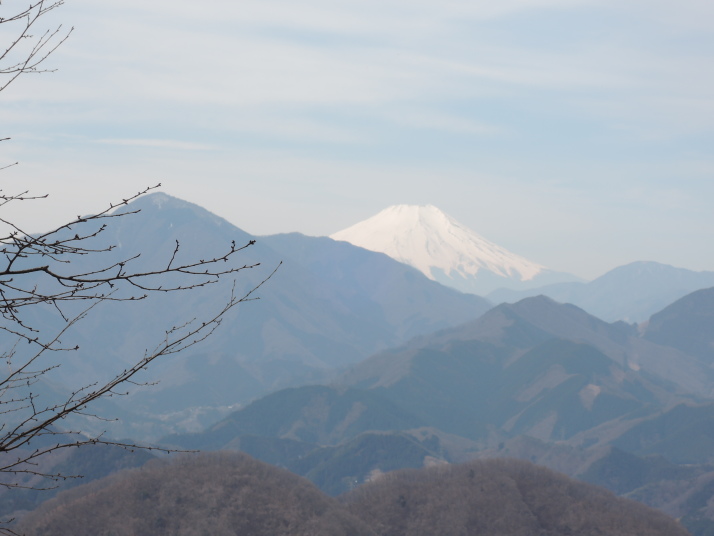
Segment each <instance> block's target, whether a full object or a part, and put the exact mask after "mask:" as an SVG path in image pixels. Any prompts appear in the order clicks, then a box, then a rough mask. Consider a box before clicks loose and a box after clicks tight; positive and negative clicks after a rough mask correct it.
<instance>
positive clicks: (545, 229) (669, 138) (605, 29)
mask: <svg viewBox="0 0 714 536" xmlns="http://www.w3.org/2000/svg"><path fill="white" fill-rule="evenodd" d="M14 3H15V4H18V2H17V1H15V2H14ZM12 4H13V2H12V1H11V2H4V3H3V4H2V7H1V8H0V9H1V10H3V11H5V10H8V9H11V7H12V6H11V5H12ZM47 23H48V24H50V23H52V24H58V23H63V24H65V25H67V26H72V25H73V26H75V28H76V29H75V33H74V34H73V35H72V37H71V38H70V39H69V40H68V41H67V43H65V45H63V47H62V48H61V49H60V50H59V51H58V52H57V53H56V55H55V56H54V57H53V58H52V64H51V66H52V67H57V68H58V69H59V71H58V72H56V73H53V74H47V75H42V76H27V77H25V79H24V80H20V81H18V82H17V83H16V84H14V85H13V86H11V87H10V88H9V89H8V90H6V91H5V92H3V93H2V94H1V95H0V126H1V130H2V132H0V134H2V136H0V137H3V136H6V135H10V136H12V137H13V140H12V141H11V142H3V144H2V146H0V149H1V151H0V158H2V160H1V161H0V162H2V163H4V162H10V161H14V160H20V162H21V165H19V166H16V167H14V168H12V169H9V170H5V171H3V172H2V173H3V176H2V180H3V183H4V184H3V188H4V189H5V190H6V191H8V190H17V189H18V188H30V189H31V190H32V191H33V192H36V193H45V192H47V193H50V194H51V196H52V197H51V199H50V200H49V201H45V202H42V204H40V203H39V202H38V203H35V205H34V207H32V208H30V207H28V206H24V207H22V212H21V213H19V212H12V211H9V212H7V213H8V214H10V215H11V216H13V217H17V218H21V219H23V221H27V222H28V225H30V226H31V227H33V229H37V228H43V227H46V226H49V225H51V224H52V223H56V222H59V221H60V220H61V219H62V218H63V217H64V218H66V217H67V216H68V215H69V216H72V215H76V214H77V213H86V212H90V211H92V210H95V209H97V208H102V207H103V206H104V205H105V204H106V203H108V202H109V201H110V200H113V199H117V198H121V197H125V196H126V195H128V194H130V193H132V192H134V191H135V190H138V189H140V188H141V187H143V186H145V185H149V184H152V183H155V182H159V181H160V182H162V183H163V184H164V188H163V190H164V191H166V192H167V193H169V194H172V195H176V196H178V197H182V198H184V199H188V200H190V201H194V202H196V203H198V204H200V205H202V206H204V207H206V208H208V209H209V210H212V211H213V212H215V213H217V214H219V215H220V216H223V217H225V218H227V219H228V220H230V221H231V222H233V223H235V224H236V225H238V226H239V227H241V228H243V229H245V230H246V231H248V232H251V233H255V234H268V233H276V232H289V231H300V232H303V233H306V234H312V235H323V234H324V235H326V234H330V233H333V232H335V231H338V230H340V229H342V228H344V227H347V226H349V225H351V224H353V223H356V222H357V221H360V220H362V219H365V218H367V217H369V216H371V215H373V214H374V213H376V212H378V211H379V210H381V209H383V208H385V207H386V206H388V205H391V204H395V203H414V204H427V203H431V204H434V205H436V206H438V207H439V208H441V209H442V210H444V211H445V212H447V213H448V214H450V215H451V216H453V217H455V218H456V219H457V220H459V221H461V222H462V223H464V224H466V225H467V226H469V227H471V228H472V229H474V230H475V231H477V232H478V233H480V234H482V235H483V236H485V237H486V238H488V239H490V240H492V241H494V242H497V243H499V244H500V245H503V246H505V247H507V248H508V249H510V250H512V251H514V252H515V253H519V254H521V255H523V256H526V257H528V258H530V259H532V260H534V261H536V262H539V263H542V264H545V265H547V266H549V267H550V268H553V269H556V270H563V271H570V272H573V273H576V274H578V275H580V276H582V277H586V278H590V277H596V276H598V275H600V274H602V273H604V272H605V271H607V270H609V269H611V268H613V267H615V266H618V265H621V264H624V263H627V262H631V261H635V260H656V261H660V262H664V263H668V264H674V265H676V266H683V267H687V268H691V269H696V270H714V247H712V244H714V210H712V207H713V205H714V151H713V149H712V147H714V144H713V143H712V142H714V135H713V134H714V132H713V131H714V68H713V67H714V3H712V2H711V1H709V0H707V1H699V0H678V1H673V0H659V1H658V0H619V1H614V0H613V1H610V0H597V1H588V0H502V1H500V2H492V1H488V2H486V1H479V0H469V1H458V0H453V1H443V0H442V1H439V2H436V1H432V0H412V1H404V0H380V1H379V2H377V1H372V0H360V1H352V0H345V1H342V2H334V0H333V1H326V0H325V1H323V0H292V1H272V0H240V1H231V2H228V1H218V0H204V1H203V2H200V3H199V2H189V1H184V0H172V1H171V2H169V1H167V0H152V2H146V1H145V0H144V1H138V0H122V1H118V0H102V1H101V2H97V1H96V0H67V2H66V5H65V6H64V7H63V8H61V9H60V10H57V12H56V13H54V14H53V16H52V20H48V21H47Z"/></svg>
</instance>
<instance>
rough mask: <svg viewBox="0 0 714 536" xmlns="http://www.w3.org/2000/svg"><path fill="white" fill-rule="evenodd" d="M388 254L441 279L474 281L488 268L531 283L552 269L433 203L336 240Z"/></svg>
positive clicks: (404, 209)
mask: <svg viewBox="0 0 714 536" xmlns="http://www.w3.org/2000/svg"><path fill="white" fill-rule="evenodd" d="M330 238H332V239H334V240H343V241H345V242H349V243H351V244H354V245H355V246H359V247H363V248H365V249H369V250H372V251H378V252H381V253H385V254H387V255H389V256H390V257H392V258H393V259H396V260H398V261H400V262H403V263H405V264H409V265H411V266H413V267H414V268H416V269H418V270H419V271H421V272H423V273H424V274H425V275H426V276H427V277H429V278H430V279H436V278H437V277H435V276H436V275H437V271H440V272H442V273H443V274H444V275H446V276H447V277H448V278H454V277H457V278H463V279H472V278H474V277H475V276H476V275H477V274H478V273H479V272H480V271H482V270H485V271H487V272H491V273H493V274H495V275H496V276H500V277H503V278H506V279H515V280H517V281H529V280H531V279H533V278H534V277H535V276H536V275H538V274H539V273H541V272H542V271H544V270H545V269H546V268H545V267H544V266H541V265H540V264H536V263H534V262H531V261H529V260H527V259H525V258H523V257H520V256H518V255H515V254H514V253H511V252H510V251H508V250H506V249H504V248H502V247H500V246H498V245H496V244H494V243H493V242H490V241H488V240H486V239H485V238H483V237H482V236H480V235H478V234H477V233H475V232H474V231H472V230H471V229H469V228H467V227H465V226H464V225H462V224H460V223H459V222H457V221H456V220H454V219H453V218H451V217H449V216H447V215H446V214H444V213H443V212H442V211H441V210H439V209H438V208H436V207H435V206H433V205H425V206H418V205H393V206H391V207H388V208H386V209H384V210H383V211H381V212H380V213H379V214H376V215H375V216H372V217H371V218H369V219H367V220H364V221H362V222H360V223H357V224H355V225H353V226H351V227H348V228H347V229H344V230H342V231H339V232H337V233H335V234H333V235H331V236H330Z"/></svg>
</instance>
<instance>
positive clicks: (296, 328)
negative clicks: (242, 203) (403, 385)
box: [34, 193, 490, 438]
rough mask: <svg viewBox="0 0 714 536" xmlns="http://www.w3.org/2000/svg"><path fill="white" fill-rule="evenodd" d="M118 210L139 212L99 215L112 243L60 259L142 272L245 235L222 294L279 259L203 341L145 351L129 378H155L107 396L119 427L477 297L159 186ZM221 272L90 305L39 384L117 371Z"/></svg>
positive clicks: (138, 426)
mask: <svg viewBox="0 0 714 536" xmlns="http://www.w3.org/2000/svg"><path fill="white" fill-rule="evenodd" d="M128 210H139V213H137V214H131V215H126V216H124V217H121V218H116V219H113V220H109V221H108V223H109V224H110V225H109V227H108V228H107V230H106V231H104V232H103V234H102V237H103V243H105V244H115V245H116V246H117V247H116V248H115V249H113V250H112V251H109V252H107V253H104V254H102V255H97V256H88V257H87V259H86V260H85V259H79V261H78V262H77V264H75V265H73V269H76V270H78V271H89V270H92V269H97V268H99V267H100V266H106V265H111V264H113V263H115V262H119V261H121V260H123V259H127V258H130V257H132V256H134V255H135V254H137V253H141V256H140V257H139V258H138V259H136V261H134V262H133V265H134V269H135V270H145V269H149V268H151V267H154V268H156V267H163V266H165V265H166V263H167V262H168V260H169V259H170V258H171V255H172V252H173V249H174V247H175V244H176V241H178V242H179V243H180V250H179V252H178V256H177V262H180V261H181V259H209V258H211V257H213V256H216V255H220V254H222V253H223V252H224V251H225V250H226V249H227V248H228V247H229V245H230V243H231V241H235V242H236V244H237V245H239V246H241V245H244V244H247V243H248V242H250V241H251V240H256V243H255V245H253V246H251V247H249V248H247V249H246V250H245V251H243V252H241V253H240V254H239V257H238V259H237V260H236V262H237V263H238V264H237V265H238V266H242V265H244V264H245V265H252V264H255V263H260V265H259V266H257V267H255V268H252V269H245V270H242V271H240V272H239V273H238V274H237V276H236V277H235V292H236V294H237V295H242V294H243V293H245V292H247V291H249V290H250V289H251V288H253V287H254V286H255V285H257V284H259V283H260V282H261V281H263V280H264V279H265V278H266V277H267V276H268V275H269V274H270V273H271V272H272V271H273V270H274V269H275V268H276V267H277V266H278V265H279V264H280V263H281V262H282V265H281V266H280V268H279V269H278V270H277V272H276V273H275V274H274V275H273V277H272V278H271V279H270V280H269V281H268V282H267V283H266V284H265V285H263V287H261V289H260V290H259V292H258V293H257V294H256V295H255V297H258V298H259V300H257V301H253V302H248V303H244V304H241V305H240V306H239V307H238V308H237V310H234V311H232V312H231V313H230V314H229V315H227V316H226V317H225V319H224V322H223V324H222V325H221V326H220V328H219V329H218V330H217V331H216V332H215V333H214V334H213V335H212V336H211V337H209V338H208V340H206V341H204V342H203V343H201V344H200V345H198V346H195V347H193V348H191V349H189V350H187V351H186V352H184V353H181V354H178V355H174V356H170V357H168V358H165V359H162V360H161V361H158V362H155V363H154V364H153V365H152V366H151V368H150V370H149V371H147V372H146V373H145V374H144V375H143V376H142V377H141V378H139V380H140V381H149V382H153V381H156V380H160V381H159V383H158V384H157V385H154V386H151V387H147V388H142V389H139V391H138V392H136V393H134V394H133V395H132V396H131V397H127V398H124V399H121V400H118V401H117V402H119V404H118V407H119V408H120V409H118V410H115V409H112V410H111V411H117V412H118V415H119V416H120V417H124V418H123V427H122V428H119V430H121V433H122V435H129V436H134V437H139V438H144V437H152V436H153V437H156V436H158V435H163V434H164V433H166V432H167V431H168V430H171V429H172V427H174V426H178V427H184V428H195V427H197V426H200V425H201V423H202V422H205V420H213V419H215V418H217V416H218V415H219V414H220V412H221V411H225V410H226V408H229V407H233V406H235V405H236V404H242V403H245V402H247V401H249V400H251V399H254V398H256V397H258V396H261V395H264V394H266V393H268V392H270V391H272V390H275V389H277V388H280V387H285V386H290V385H301V384H305V383H308V382H318V381H324V380H325V379H326V378H329V377H331V376H334V375H335V374H336V373H337V372H339V371H340V370H342V369H344V368H345V367H347V366H349V365H351V364H354V363H356V362H358V361H360V360H361V359H364V358H366V357H367V356H369V355H371V354H373V353H374V352H376V351H379V350H381V349H385V348H388V347H391V346H395V345H399V344H402V343H404V342H405V341H406V340H408V339H410V338H411V337H414V336H416V335H419V334H425V333H430V332H432V331H434V330H438V329H442V328H445V327H449V326H453V325H457V324H460V323H462V322H464V321H466V320H469V319H473V318H476V317H478V316H480V315H481V314H482V313H483V312H485V311H486V310H487V309H488V308H490V303H489V302H488V301H486V300H484V299H483V298H479V297H477V296H472V295H465V294H461V293H459V292H457V291H454V290H453V289H449V288H446V287H443V286H442V285H440V284H438V283H436V282H434V281H430V280H429V279H427V278H426V277H424V276H423V275H422V274H420V273H419V272H418V271H416V270H414V269H412V268H409V267H407V266H404V265H403V264H400V263H398V262H396V261H394V260H392V259H390V258H389V257H387V256H386V255H382V254H378V253H373V252H369V251H366V250H363V249H361V248H357V247H354V246H351V245H349V244H345V243H338V242H335V241H333V240H330V239H326V238H319V239H318V238H310V237H305V236H302V235H298V234H294V235H284V236H278V237H264V238H256V237H253V236H251V235H249V234H247V233H245V232H244V231H242V230H240V229H238V228H237V227H235V226H234V225H232V224H230V223H228V222H227V221H226V220H223V219H221V218H219V217H217V216H215V215H213V214H211V213H210V212H208V211H206V210H204V209H202V208H201V207H198V206H196V205H194V204H191V203H188V202H186V201H182V200H179V199H175V198H172V197H170V196H168V195H165V194H162V193H155V194H152V195H147V196H144V197H142V198H140V199H138V200H137V201H135V202H133V203H131V204H130V206H129V209H128ZM173 282H175V281H173ZM162 283H164V284H165V285H169V284H170V283H172V281H170V280H169V281H165V282H164V281H162ZM233 284H234V280H232V279H231V278H224V279H223V280H221V281H220V282H219V283H216V284H212V285H208V286H207V287H204V288H200V289H194V290H191V291H186V292H176V293H167V294H163V295H157V296H151V297H150V298H148V299H146V300H143V301H140V302H129V303H123V302H112V303H104V304H102V305H100V306H99V307H97V308H95V309H94V310H93V311H92V313H91V314H90V315H89V316H88V317H87V318H86V319H85V320H83V321H82V322H80V323H79V324H78V325H77V327H76V329H74V330H73V331H72V332H71V333H70V334H68V335H67V336H66V337H65V339H66V341H67V343H69V342H70V341H71V343H72V345H74V344H79V346H80V350H79V351H78V352H73V353H65V354H63V355H62V356H61V358H62V366H61V367H60V368H59V369H58V370H57V371H53V373H52V375H47V380H48V382H52V385H54V386H55V387H57V388H60V389H61V388H76V387H77V386H80V385H84V384H88V383H91V382H92V381H95V380H96V379H101V378H106V377H108V376H109V375H111V374H113V373H116V372H117V371H121V370H122V369H123V368H124V367H126V366H127V365H129V364H131V363H133V362H134V361H135V360H137V359H138V358H140V357H141V356H142V355H143V354H144V352H145V351H146V349H147V348H149V349H150V348H152V347H154V346H155V345H156V344H157V343H158V342H160V340H161V339H162V337H163V336H164V333H165V331H166V330H169V329H171V327H172V326H177V325H181V324H183V323H184V322H186V321H189V320H192V319H197V320H196V321H201V319H203V318H209V317H210V316H211V315H212V314H215V312H216V311H218V310H220V308H221V307H222V306H223V304H224V303H225V302H226V301H227V299H228V296H229V295H230V293H231V291H232V287H233ZM78 310H79V309H76V308H75V309H74V310H73V309H71V308H70V309H68V310H67V311H65V312H66V314H72V313H74V312H77V311H78ZM34 313H35V314H36V315H38V316H37V320H38V321H39V322H41V323H42V324H41V325H43V326H45V327H46V329H47V330H51V329H52V328H53V327H54V328H58V327H59V323H58V318H57V316H56V315H52V314H51V311H43V310H39V309H38V310H37V311H35V312H34ZM111 402H113V401H109V402H107V404H110V403H111ZM99 425H101V426H102V427H103V426H104V424H101V423H99V424H98V426H99ZM157 426H158V428H157V429H154V428H155V427H157ZM117 433H119V432H117Z"/></svg>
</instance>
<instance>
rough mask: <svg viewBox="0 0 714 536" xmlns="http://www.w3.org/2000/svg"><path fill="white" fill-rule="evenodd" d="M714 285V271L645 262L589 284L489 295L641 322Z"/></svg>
mask: <svg viewBox="0 0 714 536" xmlns="http://www.w3.org/2000/svg"><path fill="white" fill-rule="evenodd" d="M712 286H714V272H694V271H692V270H686V269H684V268H675V267H674V266H668V265H666V264H660V263H657V262H644V261H643V262H633V263H631V264H628V265H626V266H620V267H618V268H615V269H613V270H610V271H609V272H607V273H606V274H604V275H602V276H600V277H598V278H597V279H594V280H593V281H590V282H589V283H582V282H569V283H556V284H552V285H547V286H543V287H538V288H533V289H528V290H509V289H500V290H497V291H494V292H491V293H489V294H488V295H487V297H488V299H490V300H491V301H493V302H494V303H502V302H509V303H515V302H517V301H519V300H522V299H523V298H528V297H530V296H538V295H543V296H548V297H550V298H552V299H554V300H555V301H558V302H560V303H572V304H574V305H577V306H578V307H581V308H582V309H585V310H586V311H587V312H588V313H590V314H592V315H595V316H597V317H598V318H601V319H602V320H606V321H607V322H615V321H617V320H624V321H626V322H631V323H632V322H637V323H639V322H644V321H645V320H647V319H648V318H649V317H650V316H651V315H653V314H654V313H656V312H657V311H659V310H661V309H662V308H664V307H666V306H667V305H669V304H670V303H672V302H673V301H675V300H677V299H679V298H681V297H683V296H685V295H687V294H689V293H690V292H694V291H695V290H699V289H703V288H707V287H712Z"/></svg>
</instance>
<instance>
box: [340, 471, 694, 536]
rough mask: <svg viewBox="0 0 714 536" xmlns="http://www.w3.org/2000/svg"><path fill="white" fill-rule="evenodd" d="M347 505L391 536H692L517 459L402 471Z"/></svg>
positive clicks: (663, 519) (351, 496)
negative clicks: (482, 535) (603, 535)
mask: <svg viewBox="0 0 714 536" xmlns="http://www.w3.org/2000/svg"><path fill="white" fill-rule="evenodd" d="M344 502H345V503H346V504H347V506H348V508H349V510H350V511H351V512H352V513H353V514H354V515H355V516H357V517H359V518H361V519H363V520H365V521H366V522H367V523H369V525H370V526H371V528H372V529H373V530H374V531H375V533H376V534H379V535H385V536H387V535H390V536H391V535H407V534H408V535H410V536H426V535H432V534H463V535H469V536H470V535H474V536H476V535H480V534H488V535H489V536H532V535H536V534H538V535H548V536H565V535H576V534H577V535H581V536H595V535H600V534H607V535H609V536H618V535H622V536H625V535H627V536H644V535H648V536H655V535H659V534H661V535H662V536H664V535H667V536H675V535H681V536H686V534H687V531H686V530H685V529H684V528H683V527H681V526H680V525H679V524H678V523H677V522H675V521H674V520H672V519H671V518H668V517H667V516H665V515H664V514H662V513H659V512H657V513H655V512H653V511H652V510H650V509H649V508H647V507H645V506H643V505H641V504H637V503H635V502H632V501H627V500H625V499H620V498H617V497H615V496H614V495H613V494H612V493H610V492H607V491H605V490H603V489H601V488H597V487H595V486H591V485H588V484H584V483H582V482H577V481H574V480H571V479H569V478H567V477H565V476H564V475H561V474H558V473H555V472H554V471H551V470H549V469H545V468H543V467H537V466H534V465H532V464H529V463H527V462H522V461H516V460H488V461H480V462H471V463H467V464H463V465H457V466H453V465H446V466H436V467H430V468H428V469H422V470H419V471H416V470H406V471H400V472H398V473H392V474H390V475H386V476H385V477H383V478H380V479H376V480H375V481H374V482H371V483H368V484H365V485H364V486H361V487H359V488H357V489H356V490H355V491H354V492H352V493H350V494H348V495H346V496H345V498H344Z"/></svg>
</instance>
